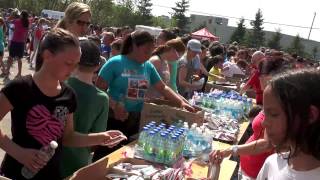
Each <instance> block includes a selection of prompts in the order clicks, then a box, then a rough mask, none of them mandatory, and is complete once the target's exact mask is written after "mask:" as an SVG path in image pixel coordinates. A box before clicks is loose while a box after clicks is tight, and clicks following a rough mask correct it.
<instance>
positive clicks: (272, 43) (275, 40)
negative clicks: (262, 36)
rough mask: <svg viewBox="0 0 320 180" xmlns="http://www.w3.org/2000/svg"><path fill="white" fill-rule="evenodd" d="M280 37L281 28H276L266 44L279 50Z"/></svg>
mask: <svg viewBox="0 0 320 180" xmlns="http://www.w3.org/2000/svg"><path fill="white" fill-rule="evenodd" d="M281 38H282V34H281V30H280V29H277V31H276V33H275V34H273V36H272V37H271V39H270V40H269V41H268V46H269V47H270V48H272V49H276V50H281V45H280V41H281Z"/></svg>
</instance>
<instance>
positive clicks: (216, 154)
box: [209, 149, 232, 164]
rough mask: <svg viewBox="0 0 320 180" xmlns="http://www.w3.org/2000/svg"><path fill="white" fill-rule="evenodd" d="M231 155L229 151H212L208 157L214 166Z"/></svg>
mask: <svg viewBox="0 0 320 180" xmlns="http://www.w3.org/2000/svg"><path fill="white" fill-rule="evenodd" d="M231 153H232V151H231V150H230V149H225V150H215V151H212V152H211V153H210V155H209V157H210V161H211V162H213V163H214V164H221V162H222V160H223V158H225V157H228V156H230V155H231Z"/></svg>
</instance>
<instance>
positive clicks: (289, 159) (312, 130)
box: [257, 69, 320, 180]
mask: <svg viewBox="0 0 320 180" xmlns="http://www.w3.org/2000/svg"><path fill="white" fill-rule="evenodd" d="M319 82H320V72H319V71H317V70H315V69H304V70H299V71H294V72H288V73H284V74H282V75H279V76H276V77H275V78H273V79H272V80H271V81H270V83H269V85H268V86H267V87H266V89H265V90H264V94H263V110H264V114H265V120H264V121H263V125H264V126H265V128H266V133H267V135H268V138H269V140H270V142H271V143H272V144H273V146H274V147H275V148H276V150H277V152H278V153H276V154H273V155H271V156H270V157H269V158H268V159H267V160H266V161H265V163H264V165H263V167H262V169H261V170H260V172H259V175H258V177H257V179H258V180H266V179H268V180H271V179H274V180H289V179H290V180H291V179H296V180H300V179H301V180H318V179H320V94H319V92H320V84H319Z"/></svg>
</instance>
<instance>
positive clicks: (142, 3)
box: [137, 0, 153, 26]
mask: <svg viewBox="0 0 320 180" xmlns="http://www.w3.org/2000/svg"><path fill="white" fill-rule="evenodd" d="M151 10H152V3H151V0H139V1H138V5H137V15H138V20H139V21H140V22H139V23H140V24H143V25H147V26H149V25H152V23H153V21H152V14H151Z"/></svg>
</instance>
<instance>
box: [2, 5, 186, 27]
mask: <svg viewBox="0 0 320 180" xmlns="http://www.w3.org/2000/svg"><path fill="white" fill-rule="evenodd" d="M75 1H77V2H83V3H86V4H88V5H89V6H90V7H91V11H92V22H93V23H94V24H99V25H101V26H104V27H105V26H118V27H119V26H131V27H134V26H135V25H137V24H141V25H148V26H161V27H163V28H166V27H174V26H176V23H175V22H176V21H173V22H170V21H166V20H164V19H163V18H161V17H154V16H153V15H152V14H151V10H152V3H151V0H0V7H1V8H18V9H20V10H22V9H26V10H27V11H29V12H32V13H34V14H35V15H37V16H39V15H40V14H41V11H42V10H43V9H50V10H56V11H65V9H66V7H67V6H68V5H69V4H70V3H72V2H75ZM180 4H181V5H182V6H181V7H182V10H183V11H180V10H178V11H179V12H180V13H177V14H176V16H175V17H176V20H177V23H179V24H180V25H181V24H187V23H188V19H187V18H186V17H185V16H184V17H185V18H186V19H184V20H183V18H181V17H182V16H181V15H182V14H183V15H184V12H185V11H186V10H187V8H188V7H189V5H188V1H186V0H183V2H181V3H180Z"/></svg>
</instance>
